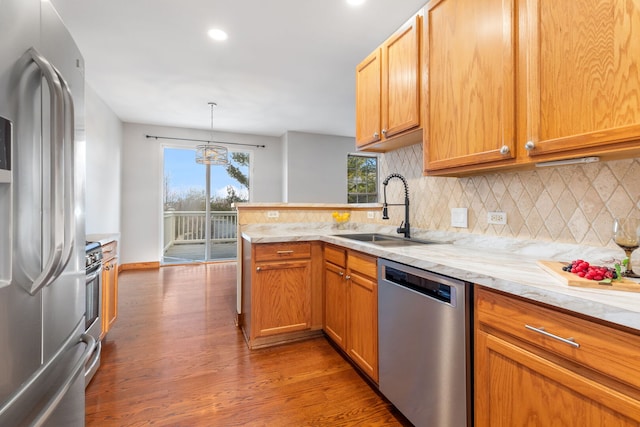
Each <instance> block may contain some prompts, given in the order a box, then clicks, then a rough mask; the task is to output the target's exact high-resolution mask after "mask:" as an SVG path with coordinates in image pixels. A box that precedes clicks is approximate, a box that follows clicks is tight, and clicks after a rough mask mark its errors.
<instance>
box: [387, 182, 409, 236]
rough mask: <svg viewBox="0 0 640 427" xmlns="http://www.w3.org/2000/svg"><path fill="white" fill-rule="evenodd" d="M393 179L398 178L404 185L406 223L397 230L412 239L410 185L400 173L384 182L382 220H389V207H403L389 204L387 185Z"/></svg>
mask: <svg viewBox="0 0 640 427" xmlns="http://www.w3.org/2000/svg"><path fill="white" fill-rule="evenodd" d="M391 178H398V179H399V180H401V181H402V183H403V184H404V221H403V222H402V223H401V224H400V227H398V229H397V230H396V231H397V232H398V233H400V234H404V237H405V238H407V239H409V238H411V226H410V225H409V185H407V180H406V179H405V178H404V176H402V175H400V174H399V173H392V174H391V175H389V176H388V177H386V178H385V179H384V181H382V185H384V192H383V193H384V203H383V204H382V219H389V213H388V206H403V204H401V203H387V184H389V180H391Z"/></svg>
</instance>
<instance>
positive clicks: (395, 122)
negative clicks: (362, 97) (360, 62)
mask: <svg viewBox="0 0 640 427" xmlns="http://www.w3.org/2000/svg"><path fill="white" fill-rule="evenodd" d="M421 20H422V17H421V16H420V15H416V16H415V18H413V19H412V20H410V21H409V22H408V23H407V24H406V25H405V26H403V27H402V28H401V29H400V30H398V31H397V32H396V33H395V34H394V35H393V36H392V37H391V38H389V40H387V41H386V42H385V43H384V45H383V46H382V60H383V63H382V70H383V71H382V130H381V132H382V134H383V136H384V137H385V138H389V137H392V136H394V135H397V134H399V133H401V132H404V131H406V130H409V129H413V128H416V127H419V126H420V22H421Z"/></svg>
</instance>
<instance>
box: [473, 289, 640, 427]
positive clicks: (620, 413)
mask: <svg viewBox="0 0 640 427" xmlns="http://www.w3.org/2000/svg"><path fill="white" fill-rule="evenodd" d="M475 298H476V331H475V425H476V426H477V427H484V426H487V427H488V426H491V427H500V426H504V427H511V426H576V427H583V426H589V427H598V426H602V427H605V426H638V425H640V391H639V389H640V388H639V385H640V370H639V369H638V366H640V336H637V335H634V334H631V333H628V332H624V331H620V330H617V329H615V328H612V327H609V326H605V325H602V324H599V323H595V322H592V321H590V320H585V319H582V318H577V317H574V316H572V315H570V314H567V313H559V312H557V311H556V310H553V309H550V308H546V307H542V306H539V305H537V304H534V303H530V302H527V301H524V300H521V299H517V298H514V297H511V296H506V295H504V294H500V293H497V292H494V291H489V290H487V289H485V288H481V287H477V288H476V293H475ZM532 328H535V329H532ZM536 329H537V330H536ZM545 333H547V334H545ZM548 334H552V335H553V336H549V335H548ZM558 337H559V338H564V339H566V340H565V341H562V340H560V339H558Z"/></svg>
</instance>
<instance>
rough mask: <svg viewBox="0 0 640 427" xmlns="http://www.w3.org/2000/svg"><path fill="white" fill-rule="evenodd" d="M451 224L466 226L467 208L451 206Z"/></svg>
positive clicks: (460, 226)
mask: <svg viewBox="0 0 640 427" xmlns="http://www.w3.org/2000/svg"><path fill="white" fill-rule="evenodd" d="M451 226H452V227H458V228H468V227H469V222H468V211H467V208H451Z"/></svg>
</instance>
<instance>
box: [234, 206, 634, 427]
mask: <svg viewBox="0 0 640 427" xmlns="http://www.w3.org/2000/svg"><path fill="white" fill-rule="evenodd" d="M244 208H248V209H249V211H250V212H252V215H253V218H252V219H259V214H258V211H259V210H260V209H264V210H265V215H267V212H269V211H270V212H274V211H278V212H282V209H286V207H284V205H279V204H273V205H264V204H263V205H260V206H255V205H254V206H251V205H249V206H244V207H243V206H239V218H242V216H243V215H242V211H243V209H244ZM296 208H297V209H298V210H297V214H298V218H301V222H278V221H275V220H273V218H272V220H271V221H270V222H269V221H256V222H244V223H243V222H242V220H239V224H240V232H241V235H242V239H243V241H244V243H245V248H247V247H259V246H262V245H273V244H294V243H295V244H300V243H306V244H314V245H321V246H324V247H325V248H326V247H332V248H335V247H338V248H344V249H345V250H347V251H354V252H355V253H358V254H362V255H364V256H370V257H372V258H374V259H375V258H385V259H389V260H392V261H396V262H400V263H402V264H406V265H410V266H412V267H416V268H419V269H423V270H428V271H431V272H435V273H438V274H441V275H445V276H450V277H453V278H457V279H461V280H463V281H466V282H469V283H472V284H474V291H475V292H474V293H475V304H474V311H475V314H474V317H475V319H474V322H473V333H474V336H475V345H474V350H473V351H474V354H475V365H474V373H473V375H474V381H475V387H476V388H475V390H476V391H475V408H476V410H475V421H476V425H477V426H485V425H495V423H497V422H498V421H499V420H501V419H502V420H504V418H501V417H507V418H506V419H510V420H512V421H513V420H517V419H520V417H526V416H527V415H526V413H525V412H528V413H536V414H538V416H540V417H541V419H547V418H546V417H556V416H559V415H558V414H556V409H557V408H555V407H549V408H547V407H546V405H547V403H545V402H546V400H548V399H546V398H544V393H543V390H553V391H549V392H552V393H554V395H558V396H562V397H560V399H561V400H562V401H563V402H565V403H566V401H571V404H572V405H574V409H575V411H572V415H574V416H576V417H577V419H578V420H582V421H585V418H584V417H589V415H583V414H586V413H588V412H589V411H595V412H594V413H597V414H598V416H599V417H600V415H602V417H603V419H605V420H606V422H608V423H612V422H613V423H615V424H616V425H634V424H633V423H632V422H629V420H632V421H633V422H637V421H638V420H640V393H639V392H638V390H639V389H640V377H639V376H638V374H637V372H638V371H637V366H639V365H640V293H636V292H620V291H609V290H605V289H603V290H600V289H587V288H574V287H569V286H567V285H565V284H563V283H561V282H559V281H558V280H557V279H556V278H554V277H553V276H551V275H550V274H549V273H547V272H545V271H544V270H542V269H541V268H540V267H539V266H538V264H537V261H538V260H558V261H568V260H572V259H577V258H583V259H586V260H592V261H594V262H596V261H597V262H600V261H601V260H603V259H606V258H610V257H613V256H619V253H618V252H617V251H615V250H614V249H610V248H600V247H588V246H581V245H574V244H564V243H553V242H544V241H533V240H530V241H527V240H520V239H513V238H504V237H494V236H483V235H472V234H466V233H455V232H448V231H426V230H419V229H416V230H415V233H414V236H415V237H416V238H419V239H425V240H430V241H437V242H439V243H434V244H425V245H414V246H407V247H381V246H378V245H375V244H372V243H366V242H361V241H356V240H352V239H346V238H343V237H340V234H346V233H365V232H378V233H382V234H395V229H396V225H395V224H394V225H393V226H387V225H383V224H384V223H381V222H376V218H375V215H374V218H373V219H372V220H371V219H368V218H366V217H368V216H369V215H367V213H366V211H367V209H369V210H372V211H375V210H376V209H379V208H378V207H377V206H366V207H357V208H356V209H355V211H354V212H353V217H355V218H360V217H363V218H365V219H364V220H363V221H362V222H357V221H352V222H350V223H349V224H348V227H347V229H346V230H339V229H338V227H337V226H336V224H334V223H333V222H332V220H331V213H332V211H336V210H338V211H340V210H341V209H342V210H348V205H331V206H326V207H319V206H313V207H312V206H307V207H303V206H297V207H296ZM307 210H312V211H313V213H310V212H305V211H307ZM376 213H377V212H376ZM271 215H272V216H273V215H274V214H273V213H272V214H271ZM288 215H289V216H290V219H292V218H294V214H293V212H292V211H290V212H289V213H288ZM305 219H306V220H308V221H309V222H305ZM326 254H327V253H326V252H324V256H317V257H311V258H310V262H311V267H310V268H311V269H312V271H321V270H313V268H314V267H313V264H314V263H316V264H320V265H322V264H324V263H325V260H326ZM244 260H245V261H246V260H247V258H246V257H245V258H244ZM245 267H246V266H245ZM241 269H242V268H239V270H241ZM320 274H322V273H320ZM312 279H313V278H312ZM318 280H319V281H320V283H321V282H322V279H318ZM242 285H243V283H242V280H240V283H239V290H240V291H241V292H242V291H245V292H246V291H248V290H249V289H247V288H243V286H242ZM325 285H326V283H325ZM320 286H322V284H321V285H320ZM374 292H375V289H374ZM316 295H321V296H322V295H323V293H322V292H318V293H317V294H316ZM249 297H250V295H243V294H242V293H240V294H239V299H240V300H246V299H247V298H249ZM323 303H324V304H325V310H326V304H328V302H327V300H326V299H325V300H324V301H323ZM239 306H240V307H242V306H241V305H239ZM325 313H326V312H325ZM240 318H241V319H242V315H241V316H240ZM520 323H522V325H520ZM516 325H520V326H522V328H520V326H517V327H516ZM545 327H546V329H545ZM324 329H325V331H326V325H325V326H324ZM319 330H320V327H316V328H315V329H314V328H311V327H310V328H308V332H309V334H310V335H311V334H317V333H318V332H319ZM298 333H300V332H298ZM327 335H328V336H329V338H332V336H331V334H329V333H327ZM300 337H301V335H298V336H296V337H295V338H296V339H299V338H300ZM558 338H562V339H563V340H564V341H560V340H558ZM348 356H349V355H348ZM352 359H353V358H352ZM353 361H354V363H355V364H356V366H359V363H358V361H357V360H355V359H354V360H353ZM362 370H363V372H365V373H366V374H367V375H368V376H369V377H370V378H371V379H372V380H373V382H374V383H376V379H377V377H376V375H375V373H374V374H373V375H372V374H370V373H367V372H366V370H365V369H362ZM495 370H498V371H500V374H498V377H500V378H510V379H509V380H504V381H507V382H506V383H504V381H502V380H500V381H501V382H500V383H498V382H497V381H498V380H496V379H495V378H498V377H496V376H495V375H494V374H496V372H495ZM502 371H504V372H502ZM492 372H493V373H492ZM502 375H505V377H502ZM523 378H524V379H523ZM531 378H533V379H531ZM529 380H531V383H528V381H529ZM522 381H524V383H521V382H522ZM536 381H537V382H536ZM531 384H537V385H533V386H532V385H531ZM541 384H542V385H541ZM539 387H542V389H540V388H539ZM505 390H507V391H505ZM496 393H502V394H504V393H507V394H511V395H512V396H513V401H512V402H511V403H499V402H501V401H500V400H496V399H494V400H491V401H489V399H487V398H486V396H488V395H492V396H495V395H496ZM523 393H524V394H523ZM541 393H542V394H541ZM507 394H504V397H506V396H507ZM525 394H526V395H535V396H543V397H540V399H539V400H536V399H529V398H527V399H525V396H524V395H525ZM501 405H505V406H504V407H503V406H501ZM507 406H508V407H507ZM518 407H522V408H524V409H522V411H518V410H517V409H515V410H513V411H514V412H511V411H512V408H518ZM594 408H595V409H594ZM505 411H508V412H505ZM558 412H560V410H559V409H558ZM612 414H613V415H612ZM605 415H606V416H605ZM581 417H582V418H581ZM586 421H587V423H586V424H585V423H583V424H575V423H568V424H566V425H587V424H588V421H589V419H588V418H587V419H586ZM623 421H624V422H623ZM516 424H517V422H516ZM598 425H607V424H606V423H605V424H598ZM609 425H611V424H609Z"/></svg>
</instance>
